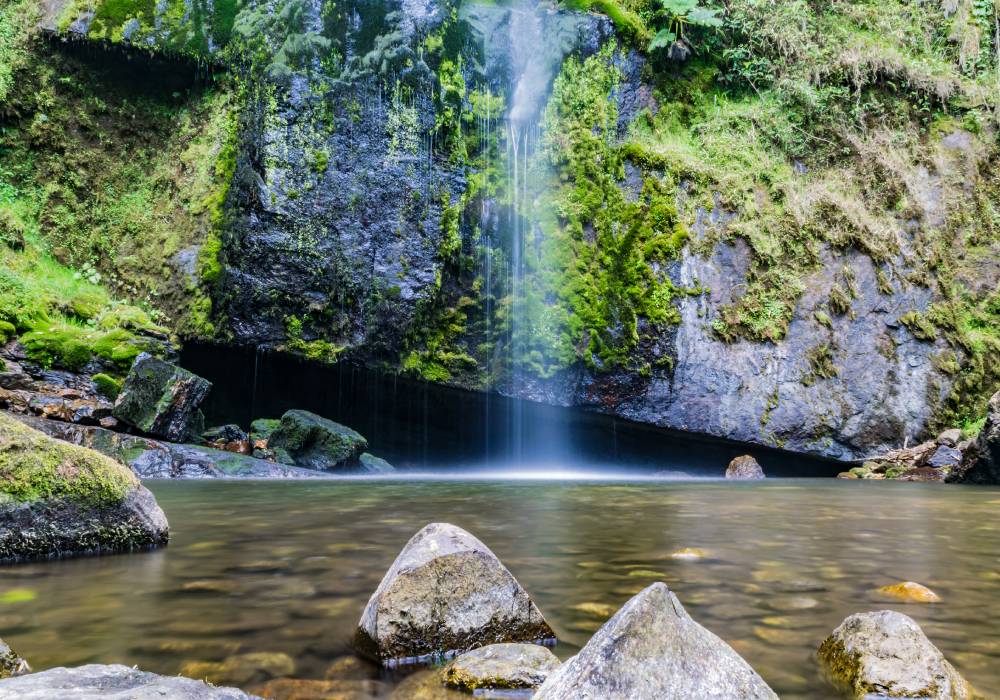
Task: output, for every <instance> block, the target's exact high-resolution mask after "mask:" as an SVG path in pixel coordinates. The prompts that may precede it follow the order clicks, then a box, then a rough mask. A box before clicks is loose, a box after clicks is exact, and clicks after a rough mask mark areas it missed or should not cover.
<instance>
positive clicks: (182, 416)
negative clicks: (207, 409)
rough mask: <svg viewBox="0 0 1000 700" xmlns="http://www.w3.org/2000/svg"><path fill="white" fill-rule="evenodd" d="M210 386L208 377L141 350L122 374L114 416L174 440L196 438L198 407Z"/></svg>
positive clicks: (202, 420) (201, 418) (200, 419)
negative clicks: (122, 382)
mask: <svg viewBox="0 0 1000 700" xmlns="http://www.w3.org/2000/svg"><path fill="white" fill-rule="evenodd" d="M211 388H212V385H211V383H210V382H209V381H208V380H207V379H202V378H201V377H199V376H198V375H196V374H192V373H191V372H188V371H187V370H186V369H181V368H180V367H178V366H176V365H173V364H171V363H169V362H165V361H164V360H160V359H157V358H155V357H153V356H152V355H149V354H147V353H143V354H141V355H139V356H138V357H137V358H135V363H134V364H133V365H132V369H131V370H129V373H128V376H126V377H125V382H124V384H123V385H122V388H121V392H120V393H119V394H118V399H117V401H115V408H114V416H115V418H117V419H118V420H120V421H123V422H125V423H127V424H129V425H131V426H134V427H136V428H138V429H139V430H141V431H143V432H144V433H149V434H150V435H156V436H158V437H162V438H165V439H167V440H172V441H174V442H182V441H184V440H185V439H189V438H196V437H197V436H198V435H200V434H201V432H202V430H204V427H205V425H204V423H205V418H204V416H203V415H202V413H201V411H199V410H198V406H200V405H201V402H202V401H204V400H205V396H207V395H208V392H209V391H210V390H211Z"/></svg>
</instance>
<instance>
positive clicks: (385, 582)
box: [355, 523, 555, 665]
mask: <svg viewBox="0 0 1000 700" xmlns="http://www.w3.org/2000/svg"><path fill="white" fill-rule="evenodd" d="M554 637H555V633H554V632H553V631H552V628H551V627H549V625H548V623H547V622H546V621H545V619H544V618H543V617H542V614H541V613H540V612H539V611H538V608H537V607H535V604H534V603H533V602H532V601H531V598H529V597H528V594H527V593H526V592H525V590H524V589H523V588H522V587H521V585H520V584H519V583H518V582H517V580H516V579H515V578H514V576H513V575H512V574H511V573H510V571H508V570H507V568H506V567H505V566H504V565H503V564H502V563H500V560H499V559H497V557H496V555H494V554H493V552H491V551H490V550H489V548H488V547H487V546H486V545H484V544H483V543H482V542H480V541H479V540H478V539H476V538H475V537H473V536H472V535H471V534H469V533H468V532H466V531H465V530H463V529H461V528H459V527H455V526H454V525H449V524H447V523H432V524H430V525H428V526H426V527H425V528H423V529H422V530H420V532H418V533H417V534H416V535H414V536H413V537H412V538H411V539H410V541H409V542H407V543H406V546H405V547H404V548H403V551H402V552H400V553H399V556H398V557H396V561H394V562H393V564H392V566H391V567H390V568H389V571H387V572H386V574H385V577H384V578H383V579H382V582H381V583H380V584H379V586H378V589H376V591H375V593H373V594H372V597H371V599H370V600H369V601H368V605H367V606H366V607H365V611H364V613H363V614H362V616H361V621H360V622H359V623H358V629H357V632H356V633H355V645H356V647H357V649H358V650H359V651H360V652H361V653H362V654H364V655H366V656H370V657H372V658H375V659H378V660H380V661H382V662H383V663H385V664H386V665H395V664H398V663H401V662H405V661H411V660H416V659H422V658H425V657H431V656H443V657H447V656H450V655H453V654H456V653H461V652H463V651H466V650H469V649H475V648H477V647H481V646H486V645H488V644H495V643H498V642H530V641H539V640H547V639H553V638H554Z"/></svg>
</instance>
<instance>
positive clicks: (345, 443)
mask: <svg viewBox="0 0 1000 700" xmlns="http://www.w3.org/2000/svg"><path fill="white" fill-rule="evenodd" d="M267 446H268V448H269V449H271V450H273V451H274V456H275V458H276V459H277V460H278V461H279V462H282V463H284V464H293V465H295V466H299V467H306V468H308V469H322V470H326V471H330V470H340V469H354V468H357V467H358V465H359V464H360V461H359V460H360V458H361V454H362V453H363V452H364V451H365V450H366V449H367V448H368V441H367V440H365V439H364V437H362V436H361V435H360V434H359V433H357V432H355V431H353V430H351V429H350V428H348V427H347V426H344V425H341V424H340V423H334V422H333V421H332V420H328V419H326V418H323V417H322V416H317V415H316V414H315V413H310V412H309V411H300V410H291V411H286V412H285V414H284V415H283V416H282V417H281V422H280V423H279V424H278V427H277V428H275V429H274V431H273V432H272V433H271V435H270V438H269V439H268V441H267Z"/></svg>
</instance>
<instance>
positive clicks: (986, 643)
mask: <svg viewBox="0 0 1000 700" xmlns="http://www.w3.org/2000/svg"><path fill="white" fill-rule="evenodd" d="M149 486H150V487H151V488H152V490H153V491H154V492H155V494H156V496H157V499H158V500H159V502H160V504H161V505H162V507H163V509H164V510H165V511H166V513H167V516H168V517H169V519H170V523H171V526H172V540H171V544H170V546H169V547H168V548H166V549H164V550H161V551H157V552H152V553H144V554H135V555H125V556H112V557H102V558H90V559H78V560H68V561H58V562H46V563H35V564H27V565H20V566H14V567H5V568H0V630H2V631H3V636H4V638H5V639H6V640H7V641H9V642H10V643H11V645H12V646H14V647H15V648H16V649H17V650H18V651H19V652H20V653H21V654H22V655H23V656H25V657H26V658H27V659H28V660H29V661H30V662H31V663H32V664H33V666H34V667H35V668H36V669H44V668H47V667H51V666H56V665H77V664H82V663H87V662H101V663H117V662H120V663H126V664H137V665H139V666H140V667H141V668H144V669H146V670H149V671H155V672H159V673H168V674H169V673H178V672H179V671H180V670H181V668H182V667H183V666H184V665H185V664H186V663H188V662H193V661H219V660H222V659H224V658H225V657H227V656H229V655H232V654H237V653H249V652H281V653H285V654H288V655H289V656H290V657H292V658H293V659H294V660H295V664H296V668H295V670H294V672H293V675H294V676H295V677H299V678H324V677H326V676H327V674H328V672H329V671H330V669H331V666H334V664H338V660H340V659H342V657H344V656H345V655H349V654H350V646H349V642H350V638H351V635H352V634H353V631H354V626H355V624H356V623H357V621H358V618H359V617H360V614H361V611H362V609H363V607H364V605H365V603H366V602H367V600H368V597H369V595H370V594H371V592H372V591H373V590H374V589H375V587H376V586H377V585H378V582H379V580H380V579H381V577H382V575H383V573H384V572H385V570H386V569H387V568H388V567H389V565H390V564H391V563H392V560H393V559H394V557H395V556H396V554H397V553H398V551H399V549H400V548H401V547H402V546H403V545H404V544H405V542H406V541H407V539H408V538H409V537H410V536H411V535H412V534H413V533H414V532H416V531H417V530H418V529H419V528H420V527H422V526H423V525H425V524H427V523H428V522H433V521H448V522H452V523H455V524H456V525H459V526H461V527H464V528H466V529H467V530H469V531H471V532H472V533H473V534H475V535H476V536H477V537H479V538H480V539H481V540H483V541H484V542H485V543H486V544H487V545H488V546H490V547H491V548H492V549H493V551H494V552H495V553H496V554H497V555H498V556H499V557H500V559H501V560H502V561H503V562H504V563H505V564H506V565H507V566H508V568H510V569H511V571H512V572H513V573H514V575H515V576H516V577H517V578H518V579H519V580H520V581H521V583H522V584H523V585H524V586H525V588H526V589H527V590H528V592H529V593H530V594H531V595H532V596H533V597H534V599H535V601H536V602H537V603H538V606H539V607H540V609H541V610H542V612H543V613H544V614H545V616H546V617H547V618H548V621H549V622H550V624H551V625H552V626H553V627H554V628H555V629H556V631H557V632H558V634H559V637H560V640H561V641H560V644H559V645H558V647H557V648H556V652H557V654H559V655H560V656H561V657H566V656H569V655H571V654H573V653H574V652H575V651H576V650H577V649H578V648H579V647H580V646H581V645H583V644H584V643H585V642H586V641H587V639H588V638H589V636H590V635H591V633H592V632H593V631H594V630H595V629H597V627H598V626H600V624H601V622H602V619H601V617H600V615H601V614H602V612H603V608H608V607H610V608H617V607H618V606H620V605H621V604H622V603H624V602H625V601H626V600H627V599H628V598H629V597H630V596H631V595H633V594H634V593H636V592H637V591H639V590H640V589H642V588H643V587H645V586H646V585H648V584H649V583H651V582H652V581H653V580H657V579H659V580H663V581H665V582H666V583H667V584H668V585H669V586H670V587H671V588H672V589H673V590H674V591H675V592H676V593H677V594H678V596H679V597H680V599H681V601H682V602H683V603H684V605H685V606H686V607H687V608H688V610H689V612H690V613H691V614H692V616H694V618H695V619H697V620H698V621H699V622H701V623H702V624H703V625H705V626H706V627H708V628H709V629H711V630H712V631H713V632H715V633H716V634H718V635H719V636H721V637H722V638H723V639H725V640H726V641H727V642H729V643H730V644H731V645H732V646H733V647H734V648H735V649H736V650H737V651H738V652H739V653H740V654H742V655H743V656H744V658H746V659H747V661H749V662H750V664H751V665H752V666H753V667H754V668H755V669H757V671H758V672H759V673H760V674H761V675H762V676H763V677H764V679H765V680H767V682H768V683H769V684H770V685H771V686H772V688H774V690H775V691H776V692H777V693H778V694H779V695H780V696H781V697H782V698H825V697H838V696H837V695H836V694H835V693H833V692H832V691H831V690H830V689H829V688H828V686H827V685H826V684H825V683H824V682H823V681H822V679H821V678H820V676H819V674H818V671H817V667H816V665H815V663H814V660H813V652H814V651H815V649H816V647H817V646H818V644H819V643H820V641H821V640H822V639H823V638H824V636H825V635H826V634H828V633H829V632H830V630H832V629H833V628H834V627H835V626H836V625H837V624H839V622H840V621H841V620H842V619H843V618H844V617H846V616H847V615H849V614H851V613H853V612H858V611H863V610H873V609H882V608H891V609H896V610H900V611H902V612H905V613H906V614H907V615H910V616H911V617H913V618H914V619H916V620H917V622H919V623H920V624H921V626H922V627H923V629H924V631H925V632H926V633H927V635H928V637H930V639H931V640H932V641H933V642H934V643H935V644H936V645H937V646H938V647H939V648H940V649H941V650H942V651H943V652H944V653H945V655H946V656H947V657H948V658H949V660H950V661H951V662H952V663H953V664H954V665H955V666H956V667H957V668H958V669H959V671H960V672H961V673H963V674H964V675H965V676H966V678H968V679H969V680H970V681H971V682H972V683H973V684H974V685H975V686H976V687H977V688H978V689H979V690H980V691H981V692H983V693H986V694H988V695H991V696H992V695H996V694H998V693H1000V617H998V616H997V610H998V603H997V601H998V600H1000V537H998V532H1000V518H998V515H1000V489H991V488H965V487H956V486H941V485H936V484H934V485H932V484H899V483H871V482H866V483H859V482H843V481H834V480H769V481H767V482H761V483H727V482H723V481H652V480H650V481H641V480H635V481H630V480H628V479H623V480H616V481H592V480H565V479H562V480H539V479H515V480H497V479H488V478H483V479H472V480H456V479H416V478H394V479H385V480H370V479H368V480H361V479H358V480H353V479H348V480H330V481H322V482H309V483H307V482H281V481H270V482H220V481H214V482H191V481H189V482H151V483H149ZM683 547H698V548H701V549H703V550H705V551H706V552H707V553H708V555H709V556H708V557H707V558H706V559H703V560H700V561H679V560H675V559H673V558H671V553H672V552H674V551H675V550H677V549H680V548H683ZM905 579H912V580H916V581H919V582H921V583H924V584H926V585H928V586H930V587H931V588H933V589H934V590H935V591H937V592H938V593H939V594H940V595H941V598H942V602H941V603H939V604H935V605H905V604H895V603H891V602H887V601H883V600H880V599H879V598H878V597H876V596H875V595H873V594H872V592H871V591H872V589H874V588H876V587H878V586H881V585H884V584H887V583H894V582H897V581H899V580H905ZM345 665H346V664H345V663H344V662H343V661H342V660H341V661H340V662H339V664H338V665H337V666H336V667H335V668H341V669H343V668H344V667H345ZM336 673H339V672H338V671H334V675H336ZM347 675H348V676H350V678H349V679H348V680H345V682H344V683H343V684H340V686H339V687H340V692H342V694H341V695H337V696H335V697H343V698H366V697H389V696H392V694H393V692H394V691H396V692H397V694H396V696H395V697H410V694H409V691H407V690H406V687H405V686H404V688H402V689H401V690H400V689H399V685H398V684H399V682H400V681H401V680H402V676H399V675H387V674H381V673H379V671H378V670H377V669H375V668H373V667H372V668H370V669H368V668H367V667H366V668H363V669H361V670H360V671H359V670H358V669H357V668H354V669H352V670H351V671H350V672H349V673H348V674H347ZM359 676H361V677H362V678H360V679H359ZM364 676H368V678H367V679H364V678H363V677H364ZM250 684H251V683H249V682H247V683H243V685H244V686H247V685H250Z"/></svg>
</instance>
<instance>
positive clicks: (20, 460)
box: [0, 414, 139, 507]
mask: <svg viewBox="0 0 1000 700" xmlns="http://www.w3.org/2000/svg"><path fill="white" fill-rule="evenodd" d="M138 483H139V482H138V480H137V479H136V478H135V476H134V475H133V474H132V472H131V471H129V470H128V469H127V468H125V467H123V466H121V465H120V464H118V463H117V462H115V461H114V460H112V459H110V458H108V457H105V456H103V455H101V454H98V453H97V452H93V451H92V450H88V449H86V448H83V447H76V446H75V445H70V444H68V443H64V442H60V441H58V440H53V439H52V438H49V437H47V436H45V435H43V434H42V433H40V432H38V431H37V430H32V429H31V428H28V427H27V426H25V425H22V424H21V423H19V422H18V421H16V420H15V419H13V418H11V417H9V416H6V415H3V414H0V492H2V493H3V494H5V495H7V496H9V497H11V498H13V499H14V500H15V501H16V502H19V503H31V502H34V501H37V500H41V499H49V498H55V499H67V500H70V501H73V502H76V503H80V504H85V505H90V506H96V507H107V506H112V505H114V504H116V503H119V502H121V500H122V499H123V498H124V497H125V495H126V494H127V493H128V491H129V490H130V489H132V488H134V487H136V486H137V485H138Z"/></svg>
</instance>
